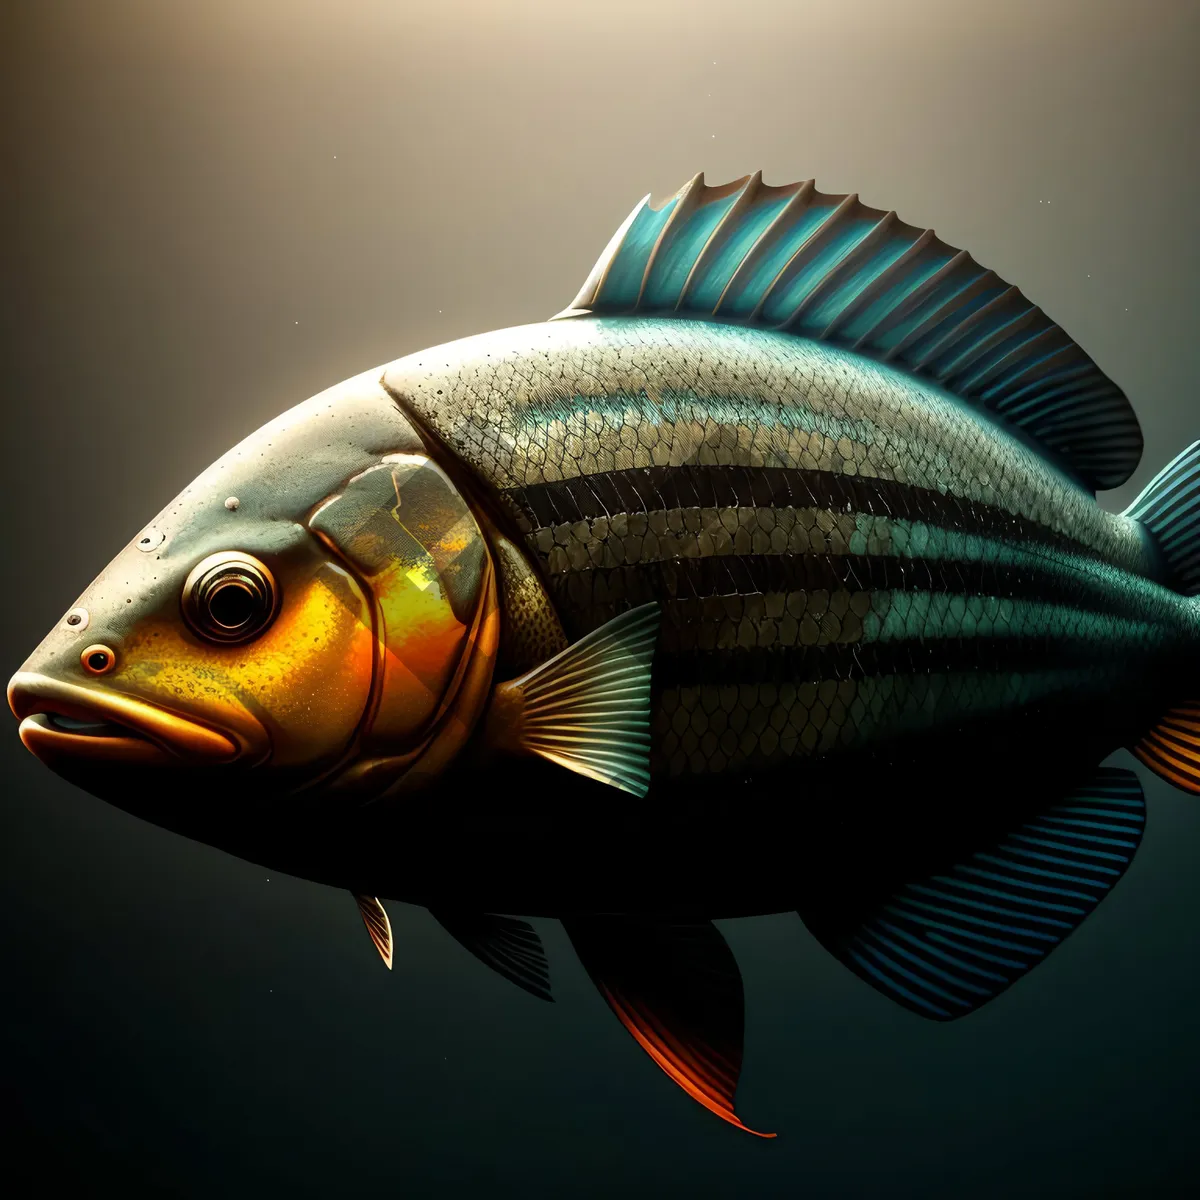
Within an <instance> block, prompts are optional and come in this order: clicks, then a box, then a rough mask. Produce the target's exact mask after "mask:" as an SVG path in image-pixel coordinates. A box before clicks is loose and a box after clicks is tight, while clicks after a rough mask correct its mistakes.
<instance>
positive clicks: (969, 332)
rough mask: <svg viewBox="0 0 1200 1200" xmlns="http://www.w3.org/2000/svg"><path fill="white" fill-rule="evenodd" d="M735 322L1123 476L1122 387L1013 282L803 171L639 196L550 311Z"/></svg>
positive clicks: (1081, 464) (1131, 449) (696, 182)
mask: <svg viewBox="0 0 1200 1200" xmlns="http://www.w3.org/2000/svg"><path fill="white" fill-rule="evenodd" d="M638 314H645V315H651V316H658V317H662V316H676V317H683V318H689V317H690V318H694V319H710V320H711V319H714V318H715V319H717V320H721V321H732V322H737V323H743V324H748V325H753V326H757V327H760V328H765V329H773V330H775V331H777V332H784V333H791V334H795V335H798V336H801V337H806V338H811V339H814V340H818V341H824V342H829V343H832V344H834V345H840V346H842V347H844V348H846V349H849V350H853V351H855V352H857V353H861V354H867V355H870V356H872V357H874V358H878V359H881V360H883V361H886V362H891V363H892V364H894V365H895V366H897V367H900V368H902V369H905V370H908V371H911V372H912V373H914V374H917V375H921V376H923V377H925V378H928V379H930V380H932V381H933V382H934V383H936V384H938V385H940V386H942V387H944V388H946V389H947V390H949V391H951V392H953V393H955V394H956V395H958V396H959V397H961V398H962V399H964V400H967V401H969V402H972V403H975V404H978V405H980V406H981V407H983V408H986V409H989V410H990V411H992V412H994V413H995V414H996V415H998V416H1000V417H1003V418H1004V419H1005V420H1007V421H1009V422H1010V423H1012V424H1014V425H1016V426H1018V427H1020V428H1021V429H1022V430H1023V431H1024V432H1025V433H1026V434H1028V435H1029V436H1030V437H1031V438H1033V440H1035V441H1036V442H1038V443H1039V444H1040V445H1041V446H1042V447H1043V448H1044V449H1045V450H1046V451H1047V452H1048V453H1049V454H1050V455H1051V456H1053V457H1054V458H1056V459H1057V460H1058V461H1059V462H1061V463H1062V464H1064V465H1065V466H1066V467H1067V468H1069V469H1070V470H1072V471H1073V472H1074V473H1075V474H1076V475H1077V476H1078V477H1079V478H1080V479H1082V480H1083V481H1084V482H1085V483H1087V484H1088V485H1089V486H1090V487H1093V488H1111V487H1116V486H1118V485H1119V484H1121V483H1124V482H1125V480H1126V479H1128V478H1129V476H1130V475H1131V474H1132V473H1133V471H1134V469H1135V468H1136V467H1137V464H1138V460H1139V459H1140V457H1141V452H1142V433H1141V429H1140V427H1139V425H1138V422H1137V418H1136V416H1135V415H1134V413H1133V410H1132V408H1131V407H1130V405H1129V402H1128V400H1127V399H1126V398H1125V395H1124V393H1123V392H1122V391H1121V390H1120V389H1119V388H1118V387H1117V386H1116V385H1115V384H1114V383H1112V381H1111V380H1109V379H1108V378H1107V377H1106V376H1105V375H1104V374H1103V372H1102V371H1101V370H1100V368H1099V367H1098V366H1097V365H1096V363H1095V362H1093V360H1092V359H1091V358H1089V357H1088V355H1087V354H1085V353H1084V351H1083V350H1082V349H1081V348H1080V347H1079V346H1078V345H1077V344H1076V343H1075V342H1074V341H1073V340H1072V339H1071V338H1070V337H1068V336H1067V334H1066V333H1064V332H1063V330H1062V329H1061V328H1060V327H1059V326H1058V325H1057V324H1056V323H1055V322H1053V321H1052V320H1050V318H1049V317H1047V316H1046V315H1045V313H1043V312H1042V310H1041V309H1040V308H1038V307H1037V306H1036V305H1033V304H1031V303H1030V302H1029V301H1028V300H1027V299H1026V298H1025V297H1024V295H1023V294H1022V293H1021V292H1020V290H1019V289H1018V288H1016V287H1013V286H1011V285H1009V284H1008V283H1006V282H1005V281H1004V280H1003V279H1001V278H999V276H997V275H996V273H995V272H994V271H990V270H987V269H985V268H983V267H981V266H979V264H978V263H976V262H975V260H974V259H973V258H972V257H971V256H970V255H969V254H967V253H966V252H965V251H962V250H957V249H955V248H954V247H953V246H949V245H947V244H946V243H945V242H943V241H941V240H940V239H939V238H938V237H937V236H936V235H935V234H934V233H933V231H932V230H929V229H919V228H917V227H916V226H912V225H908V224H905V223H904V222H903V221H901V220H899V218H898V217H897V216H896V214H895V213H894V212H892V211H884V210H883V209H876V208H871V207H869V206H867V205H865V204H863V203H862V202H861V200H860V199H859V197H858V196H857V195H855V194H847V195H834V194H827V193H823V192H820V191H818V190H817V189H816V186H815V184H814V182H813V181H812V180H806V181H804V182H803V183H793V184H788V185H786V186H783V187H771V186H768V185H766V184H764V183H763V182H762V173H761V172H756V173H755V174H754V175H749V176H746V177H745V178H744V179H740V180H736V181H734V182H733V183H728V184H723V185H721V186H718V187H709V186H707V185H706V184H705V182H704V176H703V175H697V176H695V177H694V178H693V179H691V180H690V181H689V182H688V183H687V184H686V185H685V186H684V187H683V188H681V189H680V191H679V192H677V193H676V194H675V195H674V196H673V197H672V198H671V199H670V200H668V201H667V202H666V203H664V204H663V205H661V206H660V207H658V208H655V207H653V205H651V204H650V198H649V197H648V196H647V197H646V198H645V199H643V200H642V202H641V203H640V204H639V205H638V206H637V207H636V208H635V209H634V210H633V212H632V213H631V214H630V215H629V217H628V218H627V219H626V221H625V223H624V224H623V225H622V226H621V227H620V229H619V230H618V231H617V234H616V235H615V236H614V237H613V239H612V240H611V241H610V242H609V244H608V246H607V247H606V248H605V251H604V253H603V254H602V255H601V257H600V259H599V261H598V262H597V263H596V266H595V267H594V268H593V269H592V271H591V273H590V274H589V275H588V278H587V281H586V282H585V283H584V286H583V287H582V288H581V289H580V291H579V293H578V294H577V295H576V297H575V299H574V300H573V301H572V303H571V305H570V306H569V307H568V308H566V309H564V310H563V311H562V312H561V313H558V314H557V316H558V317H580V316H588V315H595V316H622V315H625V316H628V315H638Z"/></svg>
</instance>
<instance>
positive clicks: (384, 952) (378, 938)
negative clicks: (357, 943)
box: [354, 893, 392, 971]
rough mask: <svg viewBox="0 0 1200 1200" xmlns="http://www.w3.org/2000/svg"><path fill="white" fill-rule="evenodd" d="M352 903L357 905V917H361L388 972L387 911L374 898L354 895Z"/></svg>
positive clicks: (389, 924) (389, 963)
mask: <svg viewBox="0 0 1200 1200" xmlns="http://www.w3.org/2000/svg"><path fill="white" fill-rule="evenodd" d="M354 903H355V904H357V905H358V915H359V916H360V917H362V919H363V924H364V925H365V926H366V927H367V933H368V934H370V936H371V941H372V943H373V944H374V946H375V949H376V950H378V951H379V957H380V958H382V959H383V965H384V966H385V967H387V969H388V970H389V971H390V970H391V969H392V923H391V921H389V920H388V915H387V910H386V909H385V908H384V907H383V905H382V904H380V903H379V901H378V900H377V899H376V898H375V897H374V896H360V895H358V894H357V893H355V895H354Z"/></svg>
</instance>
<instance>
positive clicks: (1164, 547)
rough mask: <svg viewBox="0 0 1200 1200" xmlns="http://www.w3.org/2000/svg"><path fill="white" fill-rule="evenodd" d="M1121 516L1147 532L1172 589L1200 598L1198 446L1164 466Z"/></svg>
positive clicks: (1199, 452)
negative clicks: (1157, 552)
mask: <svg viewBox="0 0 1200 1200" xmlns="http://www.w3.org/2000/svg"><path fill="white" fill-rule="evenodd" d="M1122 515H1124V516H1126V517H1132V518H1133V520H1135V521H1140V522H1141V523H1142V524H1143V525H1144V526H1145V527H1146V528H1147V529H1148V530H1149V531H1150V533H1151V535H1152V536H1153V538H1154V543H1155V545H1156V546H1157V547H1158V549H1159V552H1160V553H1161V554H1162V556H1163V559H1164V560H1165V561H1166V564H1167V567H1168V568H1169V570H1170V572H1171V581H1172V583H1173V584H1174V585H1175V587H1176V588H1177V589H1178V590H1179V591H1180V592H1182V593H1183V594H1184V595H1185V596H1195V595H1197V594H1200V442H1193V443H1192V444H1191V445H1190V446H1189V447H1188V448H1187V449H1186V450H1185V451H1183V453H1182V454H1180V455H1178V456H1177V457H1176V458H1174V459H1172V460H1171V461H1170V462H1169V463H1167V465H1166V466H1165V467H1163V469H1162V470H1161V471H1159V473H1158V474H1157V475H1155V477H1154V478H1153V479H1152V480H1150V482H1149V483H1148V484H1147V485H1146V486H1145V487H1144V488H1143V489H1142V492H1141V495H1139V496H1138V498H1137V499H1136V500H1135V501H1134V502H1133V503H1132V504H1131V505H1130V506H1129V507H1128V508H1127V509H1126V510H1125V512H1124V513H1123V514H1122Z"/></svg>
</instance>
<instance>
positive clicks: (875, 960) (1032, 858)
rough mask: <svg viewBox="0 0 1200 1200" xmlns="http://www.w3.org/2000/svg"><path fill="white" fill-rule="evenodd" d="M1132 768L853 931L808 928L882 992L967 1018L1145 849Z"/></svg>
mask: <svg viewBox="0 0 1200 1200" xmlns="http://www.w3.org/2000/svg"><path fill="white" fill-rule="evenodd" d="M1145 819H1146V808H1145V801H1144V800H1143V797H1142V788H1141V784H1140V783H1139V782H1138V780H1137V776H1136V775H1134V774H1133V772H1132V771H1126V770H1119V769H1112V768H1100V769H1098V770H1097V771H1096V772H1095V774H1094V775H1093V777H1092V778H1091V780H1089V782H1088V783H1087V784H1085V785H1084V786H1082V787H1080V788H1078V789H1076V790H1075V791H1074V792H1072V793H1071V794H1070V795H1068V796H1066V797H1065V798H1064V799H1063V800H1062V802H1061V803H1059V804H1056V805H1053V806H1052V807H1050V808H1048V809H1046V810H1045V811H1044V812H1042V813H1039V814H1038V815H1037V816H1036V817H1034V818H1033V819H1031V820H1028V821H1025V822H1024V823H1023V824H1021V825H1020V826H1019V827H1018V828H1016V829H1014V830H1013V831H1012V832H1011V833H1009V834H1008V835H1007V836H1006V837H1003V838H1001V839H999V840H998V841H996V842H994V843H993V844H992V845H990V846H988V847H986V848H985V849H982V850H980V851H979V852H978V853H976V854H972V855H970V856H969V857H967V858H965V859H964V860H963V861H962V862H960V863H958V864H956V865H955V866H953V867H951V868H949V869H948V870H945V871H940V872H937V873H934V874H927V875H923V876H922V877H920V878H917V879H913V880H911V881H910V882H908V883H905V884H903V885H902V886H900V887H899V888H897V889H896V890H895V891H893V892H892V893H891V894H890V895H888V896H886V897H885V898H884V899H883V900H882V901H881V902H879V903H877V904H874V905H873V906H872V907H871V908H870V910H869V911H868V912H867V913H866V914H865V915H863V914H861V913H860V914H857V915H856V917H855V919H854V920H853V922H852V923H851V924H848V925H843V926H839V924H838V922H837V918H836V916H835V917H834V918H833V919H832V920H831V919H830V918H829V917H828V916H825V915H823V916H819V917H817V918H816V919H814V916H813V914H808V913H801V914H800V915H801V917H802V918H803V919H804V921H805V924H806V925H808V926H809V928H810V929H811V930H812V932H813V933H814V935H815V936H816V937H817V938H818V940H820V941H821V942H822V944H823V945H824V946H825V948H826V949H827V950H829V951H831V952H832V953H833V954H834V955H836V956H837V958H839V959H840V960H841V961H842V962H843V963H844V964H845V965H846V966H847V967H849V968H850V970H852V971H853V972H854V973H855V974H856V975H858V976H859V977H860V978H862V979H864V980H866V982H867V983H869V984H870V985H871V986H872V987H873V988H875V989H876V990H877V991H880V992H882V993H883V994H884V995H885V996H887V997H889V998H890V999H892V1000H894V1001H896V1003H898V1004H902V1005H904V1007H905V1008H910V1009H912V1011H913V1012H916V1013H919V1014H920V1015H921V1016H923V1017H929V1018H931V1019H933V1020H937V1021H949V1020H952V1019H953V1018H955V1017H962V1016H966V1015H967V1013H971V1012H974V1011H975V1010H976V1009H977V1008H979V1007H980V1006H981V1005H983V1004H986V1003H987V1002H988V1001H989V1000H991V999H992V998H993V997H995V996H997V995H999V994H1000V993H1001V992H1002V991H1004V989H1005V988H1007V987H1009V986H1010V985H1011V984H1013V983H1015V982H1016V981H1017V980H1018V979H1020V978H1021V977H1022V976H1023V975H1024V974H1026V972H1028V971H1030V970H1032V969H1033V968H1034V967H1035V966H1037V964H1038V963H1040V962H1041V961H1042V960H1043V959H1044V958H1045V957H1046V955H1047V954H1049V953H1050V951H1051V950H1053V949H1054V948H1055V946H1057V945H1059V943H1060V942H1062V941H1063V939H1064V938H1066V937H1067V936H1068V935H1069V934H1071V933H1072V932H1073V931H1074V930H1076V929H1077V928H1078V927H1079V926H1080V925H1081V924H1082V923H1083V921H1084V920H1085V919H1086V918H1087V917H1088V916H1089V915H1090V914H1091V912H1092V911H1093V909H1095V907H1096V906H1097V905H1098V904H1099V903H1100V901H1101V900H1103V899H1104V897H1105V896H1107V895H1108V893H1109V892H1110V891H1111V890H1112V888H1113V887H1114V885H1115V884H1116V883H1117V881H1118V880H1119V879H1120V878H1121V876H1122V875H1123V874H1124V872H1125V869H1126V868H1127V867H1128V866H1129V864H1130V863H1131V862H1132V861H1133V856H1134V853H1135V852H1136V851H1137V848H1138V845H1139V843H1140V842H1141V838H1142V830H1143V828H1144V825H1145Z"/></svg>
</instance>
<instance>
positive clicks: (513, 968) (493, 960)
mask: <svg viewBox="0 0 1200 1200" xmlns="http://www.w3.org/2000/svg"><path fill="white" fill-rule="evenodd" d="M430 911H431V914H432V916H433V919H434V920H435V921H437V923H438V924H439V925H440V926H441V927H442V928H443V929H444V930H445V931H446V932H447V933H448V934H450V936H451V937H452V938H454V940H455V941H456V942H458V944H459V945H460V946H463V947H464V948H465V949H467V950H469V951H470V952H471V953H472V954H473V955H475V957H476V958H477V959H479V961H480V962H482V963H486V964H487V965H488V966H489V967H491V968H492V970H493V971H495V972H497V973H498V974H500V975H503V976H504V978H505V979H507V980H508V981H509V982H510V983H515V984H516V985H517V987H519V988H522V989H524V990H525V991H527V992H528V993H529V994H530V995H531V996H536V997H537V998H538V999H539V1000H549V1001H550V1002H551V1003H553V1002H554V997H553V996H551V995H550V968H549V966H548V965H547V963H546V951H545V950H544V949H542V939H541V938H540V937H538V935H537V933H536V932H535V931H534V929H533V927H532V926H531V925H529V924H527V923H526V922H525V921H518V920H517V919H516V918H515V917H497V916H493V915H491V914H490V913H458V912H443V911H442V910H440V909H439V910H437V911H434V910H430Z"/></svg>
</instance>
